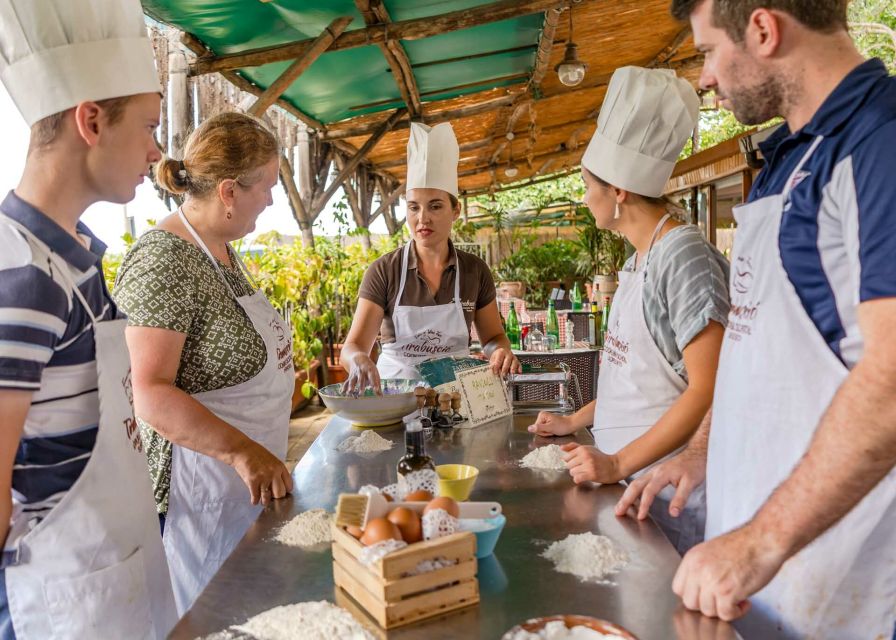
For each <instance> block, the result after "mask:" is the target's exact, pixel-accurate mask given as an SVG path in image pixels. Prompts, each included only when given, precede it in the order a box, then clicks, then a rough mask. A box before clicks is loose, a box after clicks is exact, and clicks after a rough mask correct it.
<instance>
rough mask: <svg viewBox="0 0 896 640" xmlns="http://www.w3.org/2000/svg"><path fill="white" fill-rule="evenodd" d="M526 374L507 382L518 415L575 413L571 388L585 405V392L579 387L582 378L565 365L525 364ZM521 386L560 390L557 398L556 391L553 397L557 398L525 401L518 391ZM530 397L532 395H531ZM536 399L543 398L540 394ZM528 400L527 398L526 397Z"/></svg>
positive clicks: (580, 402)
mask: <svg viewBox="0 0 896 640" xmlns="http://www.w3.org/2000/svg"><path fill="white" fill-rule="evenodd" d="M523 367H524V369H523V373H517V374H511V375H510V376H508V378H507V385H508V388H509V389H510V392H511V398H512V399H513V412H514V413H538V412H539V411H551V412H553V413H572V412H573V411H575V409H576V405H575V404H573V402H572V400H571V399H570V397H569V389H570V386H571V385H572V386H574V388H575V392H576V398H577V399H578V401H579V406H581V405H582V404H583V402H582V388H581V387H580V386H579V378H578V376H577V375H576V374H575V373H573V372H572V370H571V369H570V368H569V365H567V364H566V363H565V362H558V363H555V364H552V363H544V364H537V365H535V364H533V365H529V364H525V365H523ZM520 385H526V386H529V385H551V389H553V387H554V386H556V387H558V391H557V393H556V395H554V393H553V392H552V391H550V392H549V393H550V394H551V395H552V396H553V398H550V397H543V398H539V399H531V400H527V399H523V398H520V394H519V393H518V389H517V387H518V386H520ZM529 395H532V394H531V393H530V394H529ZM535 395H543V394H538V393H537V392H536V393H535ZM524 397H525V396H524Z"/></svg>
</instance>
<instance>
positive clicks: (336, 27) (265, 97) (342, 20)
mask: <svg viewBox="0 0 896 640" xmlns="http://www.w3.org/2000/svg"><path fill="white" fill-rule="evenodd" d="M351 21H352V17H351V16H342V17H339V18H336V19H335V20H333V22H331V23H330V24H329V26H327V27H326V28H325V29H324V30H323V31H322V32H321V34H320V35H319V36H317V37H316V38H315V39H314V41H313V42H312V43H311V46H309V47H308V50H307V51H306V52H305V53H304V54H303V55H301V56H299V57H298V58H297V59H296V61H295V62H293V63H292V64H291V65H289V66H288V67H287V68H286V70H285V71H284V72H283V73H281V74H280V75H279V76H278V77H277V79H276V80H274V81H273V82H272V83H271V84H270V86H268V88H267V89H265V90H264V92H263V93H262V94H261V95H260V96H258V100H257V101H256V102H255V104H253V105H252V106H251V107H250V108H249V113H251V114H252V115H254V116H258V115H261V114H263V113H264V112H265V111H267V110H268V107H270V106H271V105H272V104H274V103H275V102H276V101H277V100H278V99H279V98H280V96H281V95H283V92H284V91H286V90H287V89H288V88H289V86H290V85H291V84H292V83H293V82H295V81H296V79H297V78H298V77H299V76H300V75H302V74H303V73H304V72H305V71H306V70H307V69H308V67H310V66H311V65H312V64H314V61H315V60H317V59H318V58H319V57H320V56H321V54H323V52H324V51H326V50H327V48H328V47H329V46H330V45H331V44H333V42H334V41H335V40H336V38H338V37H339V36H340V35H341V34H342V32H343V31H345V28H346V27H347V26H348V25H349V24H350V23H351Z"/></svg>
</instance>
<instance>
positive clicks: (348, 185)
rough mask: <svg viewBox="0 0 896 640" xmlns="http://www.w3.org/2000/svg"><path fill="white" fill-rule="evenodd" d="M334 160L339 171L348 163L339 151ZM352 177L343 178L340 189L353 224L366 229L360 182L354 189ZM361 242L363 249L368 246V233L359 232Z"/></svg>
mask: <svg viewBox="0 0 896 640" xmlns="http://www.w3.org/2000/svg"><path fill="white" fill-rule="evenodd" d="M335 160H336V166H337V167H338V168H339V171H340V173H341V172H342V170H343V169H344V168H345V166H346V164H347V163H348V160H346V158H345V156H343V155H342V154H341V153H337V154H336V157H335ZM358 169H359V171H358V172H357V173H355V176H357V175H358V173H360V167H359V168H358ZM352 177H353V176H349V177H347V178H346V179H345V180H343V182H342V190H343V191H344V192H345V199H346V200H348V206H349V208H350V209H351V210H352V218H353V219H354V221H355V225H356V226H357V227H358V228H359V229H366V228H367V225H368V222H367V219H366V218H365V217H364V210H363V208H362V206H361V202H360V200H359V196H360V193H359V191H360V183H359V184H358V188H357V189H356V188H355V185H353V184H352ZM361 244H362V245H363V247H364V248H365V249H369V248H370V235H369V234H361Z"/></svg>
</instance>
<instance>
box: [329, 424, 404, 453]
mask: <svg viewBox="0 0 896 640" xmlns="http://www.w3.org/2000/svg"><path fill="white" fill-rule="evenodd" d="M394 444H395V443H394V442H392V441H391V440H386V439H385V438H383V437H382V436H379V435H377V433H376V432H375V431H370V430H368V431H365V432H364V433H362V434H361V435H359V436H349V437H348V438H346V439H345V440H343V441H342V442H340V443H339V446H337V447H336V450H337V451H339V452H341V453H379V452H380V451H388V450H389V449H391V448H392V447H393V446H394Z"/></svg>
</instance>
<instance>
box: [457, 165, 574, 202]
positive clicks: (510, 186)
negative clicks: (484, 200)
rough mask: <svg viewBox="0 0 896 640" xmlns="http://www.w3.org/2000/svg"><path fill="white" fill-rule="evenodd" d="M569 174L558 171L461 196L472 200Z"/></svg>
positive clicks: (465, 193)
mask: <svg viewBox="0 0 896 640" xmlns="http://www.w3.org/2000/svg"><path fill="white" fill-rule="evenodd" d="M571 173H574V172H573V171H559V172H557V173H552V174H551V175H549V176H543V177H541V178H537V179H536V178H535V177H534V176H533V177H532V178H529V179H528V180H520V181H518V182H514V183H512V184H506V185H503V186H500V187H496V188H492V187H486V188H484V189H476V190H475V191H464V192H463V194H464V195H465V196H466V197H468V198H472V197H475V196H482V195H486V194H489V193H497V192H498V191H510V190H511V189H519V188H521V187H528V186H529V185H533V184H539V183H541V182H549V181H551V180H556V179H557V178H562V177H564V176H568V175H569V174H571Z"/></svg>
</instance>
